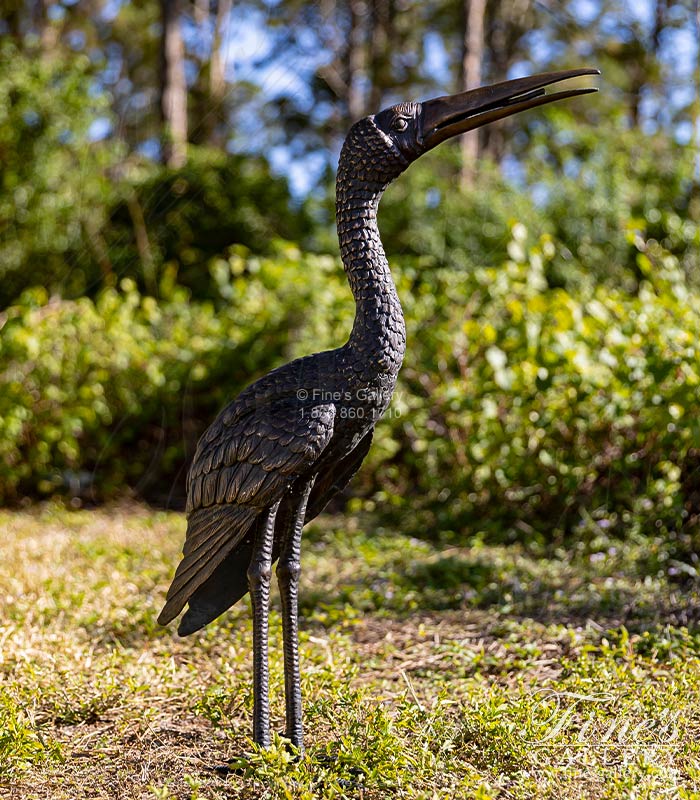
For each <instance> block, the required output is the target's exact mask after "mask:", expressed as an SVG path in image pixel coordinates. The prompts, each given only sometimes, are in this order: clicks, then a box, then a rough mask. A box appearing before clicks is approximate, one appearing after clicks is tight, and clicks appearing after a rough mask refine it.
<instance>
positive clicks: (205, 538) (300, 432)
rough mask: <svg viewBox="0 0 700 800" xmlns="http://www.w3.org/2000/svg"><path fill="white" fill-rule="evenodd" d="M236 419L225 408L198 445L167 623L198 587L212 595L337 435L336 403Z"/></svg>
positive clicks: (262, 409)
mask: <svg viewBox="0 0 700 800" xmlns="http://www.w3.org/2000/svg"><path fill="white" fill-rule="evenodd" d="M227 414H228V416H226V415H227ZM234 416H235V415H233V414H231V410H230V409H227V410H225V413H222V414H221V415H219V417H218V418H217V420H215V422H214V423H213V425H212V426H211V428H209V429H208V430H207V431H206V432H205V434H204V435H203V436H202V438H201V439H200V441H199V444H198V446H197V452H196V453H195V457H194V460H193V462H192V466H191V468H190V472H189V475H188V494H187V514H188V526H187V535H186V539H185V545H184V548H183V559H182V561H181V562H180V564H179V566H178V568H177V570H176V572H175V577H174V579H173V583H172V585H171V586H170V589H169V590H168V595H167V598H166V604H165V607H164V608H163V611H162V612H161V614H160V616H159V617H158V621H159V622H160V623H161V624H167V623H168V622H169V621H170V620H172V619H174V617H176V616H177V615H178V614H179V613H180V611H182V609H183V607H184V605H185V603H186V602H187V601H188V600H190V599H191V598H192V595H193V594H195V593H197V592H198V590H201V591H199V595H201V596H205V595H206V596H207V597H209V594H211V592H209V594H206V593H205V594H203V592H204V588H203V587H204V584H205V583H206V582H207V581H208V580H209V578H210V577H211V576H212V574H213V573H214V571H215V570H216V569H217V567H218V566H219V565H220V564H221V563H222V562H223V561H224V560H225V559H226V558H227V557H230V558H235V557H236V556H235V553H236V550H237V549H238V548H239V547H241V546H243V545H245V542H246V541H247V540H248V539H250V536H248V534H249V533H250V532H251V529H252V526H253V524H254V522H255V520H256V519H257V517H258V516H259V515H260V514H261V513H262V512H263V511H264V510H265V509H266V508H268V507H270V506H271V505H273V504H274V503H275V502H277V501H278V500H280V499H281V497H283V495H284V494H285V492H286V491H287V490H288V489H289V487H290V486H291V485H292V484H293V483H294V481H295V480H296V479H297V478H298V477H300V476H301V475H303V474H305V473H306V472H308V471H309V470H310V469H311V468H312V467H313V465H314V464H315V463H316V461H317V460H318V459H319V457H320V455H321V453H322V452H323V450H324V449H325V447H326V446H327V444H328V442H329V441H330V439H331V437H332V435H333V422H334V417H335V406H333V405H332V404H326V405H317V406H311V407H310V408H308V409H300V408H299V404H298V402H296V401H295V398H294V399H293V400H292V401H289V400H287V401H284V402H281V401H276V402H274V403H268V404H260V405H257V406H254V407H251V408H248V409H247V411H246V413H243V414H239V415H238V416H235V421H234ZM227 419H230V420H231V422H230V424H227V423H226V420H227ZM246 548H248V549H249V543H248V545H245V546H244V547H243V550H244V551H245V552H247V549H246ZM242 552H243V551H242ZM227 563H228V562H227ZM246 566H247V565H246Z"/></svg>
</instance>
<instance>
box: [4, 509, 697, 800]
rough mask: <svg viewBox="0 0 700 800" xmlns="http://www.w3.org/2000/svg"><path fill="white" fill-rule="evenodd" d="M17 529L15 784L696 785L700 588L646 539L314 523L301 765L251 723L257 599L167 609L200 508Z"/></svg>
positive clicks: (293, 791)
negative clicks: (192, 628)
mask: <svg viewBox="0 0 700 800" xmlns="http://www.w3.org/2000/svg"><path fill="white" fill-rule="evenodd" d="M340 524H344V526H345V527H342V528H341V527H339V526H340ZM0 530H2V541H3V544H2V560H1V561H0V608H1V609H2V614H1V616H0V797H1V798H3V800H14V799H15V798H22V800H25V799H26V800H31V798H37V799H38V798H41V799H42V800H43V799H44V798H50V799H51V800H64V799H65V800H68V799H69V798H70V799H71V800H72V799H73V798H78V797H79V798H119V799H120V800H131V798H134V800H135V799H136V798H139V799H141V798H168V799H171V798H178V800H180V799H182V800H184V799H185V798H187V800H190V799H193V800H194V799H196V798H202V799H203V798H206V799H207V800H219V798H363V800H374V799H375V798H387V797H392V798H393V797H396V798H426V800H427V799H428V798H430V799H432V798H483V799H485V798H540V797H541V798H557V800H564V798H587V799H588V798H662V797H669V798H698V797H700V628H699V626H698V618H699V617H700V597H699V595H698V585H697V581H696V580H695V579H693V578H692V577H690V576H688V575H686V574H685V572H692V569H690V568H688V569H686V570H685V572H683V570H681V574H682V575H683V582H677V580H676V579H673V578H668V577H666V572H668V570H666V572H664V571H663V570H659V568H658V564H659V563H660V562H659V554H658V553H650V550H649V546H648V545H647V544H645V543H644V542H637V543H630V544H627V545H621V544H620V543H614V544H613V543H606V544H605V546H603V545H601V542H600V541H598V542H597V543H596V544H595V545H591V544H589V545H586V546H581V547H580V548H578V549H573V550H567V551H565V550H561V551H555V552H552V553H548V554H543V553H539V554H538V553H533V552H528V551H526V550H524V549H523V548H521V547H518V546H511V547H509V548H505V547H489V546H486V545H483V544H478V545H474V546H473V547H471V548H455V547H452V548H449V549H446V548H439V547H435V546H431V545H429V544H426V543H423V542H418V541H415V540H412V539H408V538H406V537H403V536H401V535H400V534H398V533H396V532H391V531H386V530H381V529H373V527H372V524H371V520H361V521H358V519H356V518H352V517H351V518H349V520H348V521H345V522H343V523H340V522H336V521H334V520H327V521H325V522H324V523H323V525H322V526H321V527H319V526H316V527H312V528H311V529H310V531H309V533H308V535H307V536H306V541H305V549H304V573H303V576H302V581H303V592H302V595H301V604H302V613H303V616H304V625H303V631H302V634H301V650H302V659H303V691H304V697H305V725H306V733H307V748H308V752H307V755H306V757H304V758H303V759H301V760H295V759H294V757H293V754H292V753H291V752H290V751H289V748H288V747H287V746H286V745H285V743H284V741H282V740H281V739H279V737H277V738H276V739H275V743H274V746H273V747H272V748H271V749H270V750H269V751H261V750H259V749H257V748H255V747H254V746H253V745H252V743H251V742H250V740H249V739H248V736H249V732H250V718H251V709H252V694H251V667H250V646H251V632H250V616H249V610H248V607H247V605H246V604H243V605H241V606H240V607H236V608H235V609H233V610H232V611H230V612H229V613H227V614H226V615H224V616H223V617H222V618H220V619H219V620H218V621H217V622H216V623H213V624H212V625H210V626H209V627H208V628H207V629H206V630H205V631H203V632H202V633H201V634H198V635H195V636H193V637H190V638H188V639H184V640H182V639H178V638H177V636H176V634H175V633H174V631H173V630H172V629H166V630H164V629H161V628H160V627H159V626H158V625H157V624H156V621H155V619H156V616H157V613H158V611H159V610H160V607H161V604H162V602H163V598H164V595H165V591H166V589H167V586H168V581H169V578H170V577H171V574H172V571H173V569H174V567H175V565H176V563H177V560H178V556H179V550H180V547H181V544H182V539H183V536H184V520H183V518H182V516H180V515H172V514H165V513H153V512H151V511H149V510H146V509H143V508H139V507H124V508H112V509H105V510H99V511H80V512H69V511H66V510H62V509H59V508H55V507H51V506H47V507H44V508H42V509H38V510H34V511H28V512H18V513H9V512H5V513H2V514H0ZM675 571H676V572H678V569H677V568H676V569H675ZM674 581H675V582H674ZM278 608H279V605H278V603H277V601H276V599H275V601H274V608H273V614H272V620H271V628H272V636H271V673H272V676H271V684H272V702H273V721H274V728H275V730H282V728H283V718H282V717H283V709H284V702H283V693H282V685H283V682H282V669H281V652H280V646H279V644H280V628H281V626H280V619H279V613H278ZM227 761H233V763H234V765H235V766H236V770H235V771H234V772H233V773H232V774H229V775H228V777H225V776H221V775H219V774H217V773H216V772H214V771H213V769H212V767H213V766H215V765H220V764H224V763H225V762H227Z"/></svg>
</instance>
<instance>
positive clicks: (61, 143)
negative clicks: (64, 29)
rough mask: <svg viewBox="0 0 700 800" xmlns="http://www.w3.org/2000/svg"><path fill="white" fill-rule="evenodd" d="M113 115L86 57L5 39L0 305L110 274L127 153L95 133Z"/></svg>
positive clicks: (0, 97) (0, 112)
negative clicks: (29, 49)
mask: <svg viewBox="0 0 700 800" xmlns="http://www.w3.org/2000/svg"><path fill="white" fill-rule="evenodd" d="M108 115H109V108H108V101H107V98H106V97H105V96H104V95H103V94H101V93H98V92H96V91H95V87H94V84H93V81H92V80H91V77H90V65H89V62H88V60H87V59H86V58H85V57H78V58H76V57H74V58H71V59H70V60H67V59H65V58H63V57H61V56H60V55H56V56H55V57H53V58H51V59H42V58H36V57H32V56H30V55H25V54H24V53H22V52H21V51H20V50H18V48H17V47H16V45H15V44H14V43H13V42H12V41H11V40H6V41H4V42H2V44H0V153H1V154H2V159H1V165H0V189H1V191H0V305H6V304H7V303H8V302H9V301H11V300H12V299H13V298H14V297H15V296H16V295H17V294H18V292H19V291H21V290H22V289H23V288H24V287H25V286H28V285H36V284H44V285H46V286H50V287H56V286H58V285H62V286H65V287H67V288H68V287H70V289H71V290H72V291H81V290H83V289H84V288H85V287H86V286H87V285H89V284H90V283H92V282H93V281H95V280H100V278H101V279H103V280H106V281H108V282H109V281H110V280H111V273H112V265H111V260H110V256H109V253H108V252H107V247H106V244H105V240H104V233H103V226H104V222H105V207H106V204H107V203H108V202H109V199H110V197H111V195H112V187H111V183H110V180H109V177H108V175H109V170H110V168H112V167H113V166H114V165H115V164H116V163H117V161H118V158H119V155H120V153H119V149H118V147H116V146H115V144H114V143H113V142H108V141H91V140H90V135H89V132H90V129H91V126H92V125H93V123H94V121H95V119H98V118H108Z"/></svg>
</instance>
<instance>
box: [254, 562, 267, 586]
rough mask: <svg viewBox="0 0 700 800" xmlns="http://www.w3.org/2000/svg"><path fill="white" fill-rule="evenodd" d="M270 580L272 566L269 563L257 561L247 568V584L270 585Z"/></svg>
mask: <svg viewBox="0 0 700 800" xmlns="http://www.w3.org/2000/svg"><path fill="white" fill-rule="evenodd" d="M271 579H272V565H271V564H270V563H269V562H265V561H263V562H260V561H257V562H255V563H253V564H251V565H250V566H249V567H248V583H249V584H251V585H252V586H260V585H261V584H265V583H270V580H271Z"/></svg>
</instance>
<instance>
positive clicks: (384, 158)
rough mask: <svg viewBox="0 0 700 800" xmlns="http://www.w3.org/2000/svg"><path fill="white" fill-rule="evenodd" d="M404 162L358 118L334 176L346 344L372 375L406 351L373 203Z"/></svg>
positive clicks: (391, 369)
mask: <svg viewBox="0 0 700 800" xmlns="http://www.w3.org/2000/svg"><path fill="white" fill-rule="evenodd" d="M407 166H408V161H407V160H406V159H405V158H404V157H403V156H402V155H401V153H400V152H399V151H398V150H397V149H396V148H394V147H393V146H392V145H391V142H390V141H389V140H388V139H387V138H386V137H385V136H384V135H383V134H382V133H381V132H380V131H379V130H378V129H377V128H376V127H375V125H374V123H373V122H372V120H371V118H367V119H363V120H360V122H358V123H356V124H355V125H354V126H353V127H352V129H351V130H350V133H349V134H348V137H347V139H346V140H345V144H344V145H343V149H342V152H341V154H340V162H339V164H338V176H337V179H336V222H337V226H338V239H339V241H340V255H341V257H342V259H343V266H344V267H345V272H346V274H347V276H348V282H349V283H350V289H351V291H352V293H353V296H354V298H355V322H354V324H353V328H352V333H351V334H350V339H349V340H348V344H347V347H348V348H349V349H350V350H352V351H355V352H357V353H358V354H361V355H362V357H363V358H364V359H366V363H367V367H368V369H370V370H373V371H374V372H376V373H388V374H391V375H396V374H397V373H398V370H399V367H400V366H401V362H402V361H403V356H404V352H405V350H406V328H405V325H404V318H403V312H402V310H401V303H400V301H399V297H398V294H397V293H396V287H395V285H394V281H393V278H392V277H391V272H390V270H389V264H388V262H387V259H386V254H385V253H384V248H383V247H382V243H381V240H380V238H379V228H378V227H377V207H378V205H379V200H380V198H381V196H382V194H383V192H384V190H385V189H386V187H387V186H388V185H389V184H390V183H391V182H392V181H393V180H394V178H396V177H398V176H399V175H400V174H401V173H402V172H403V170H404V169H406V167H407Z"/></svg>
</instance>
